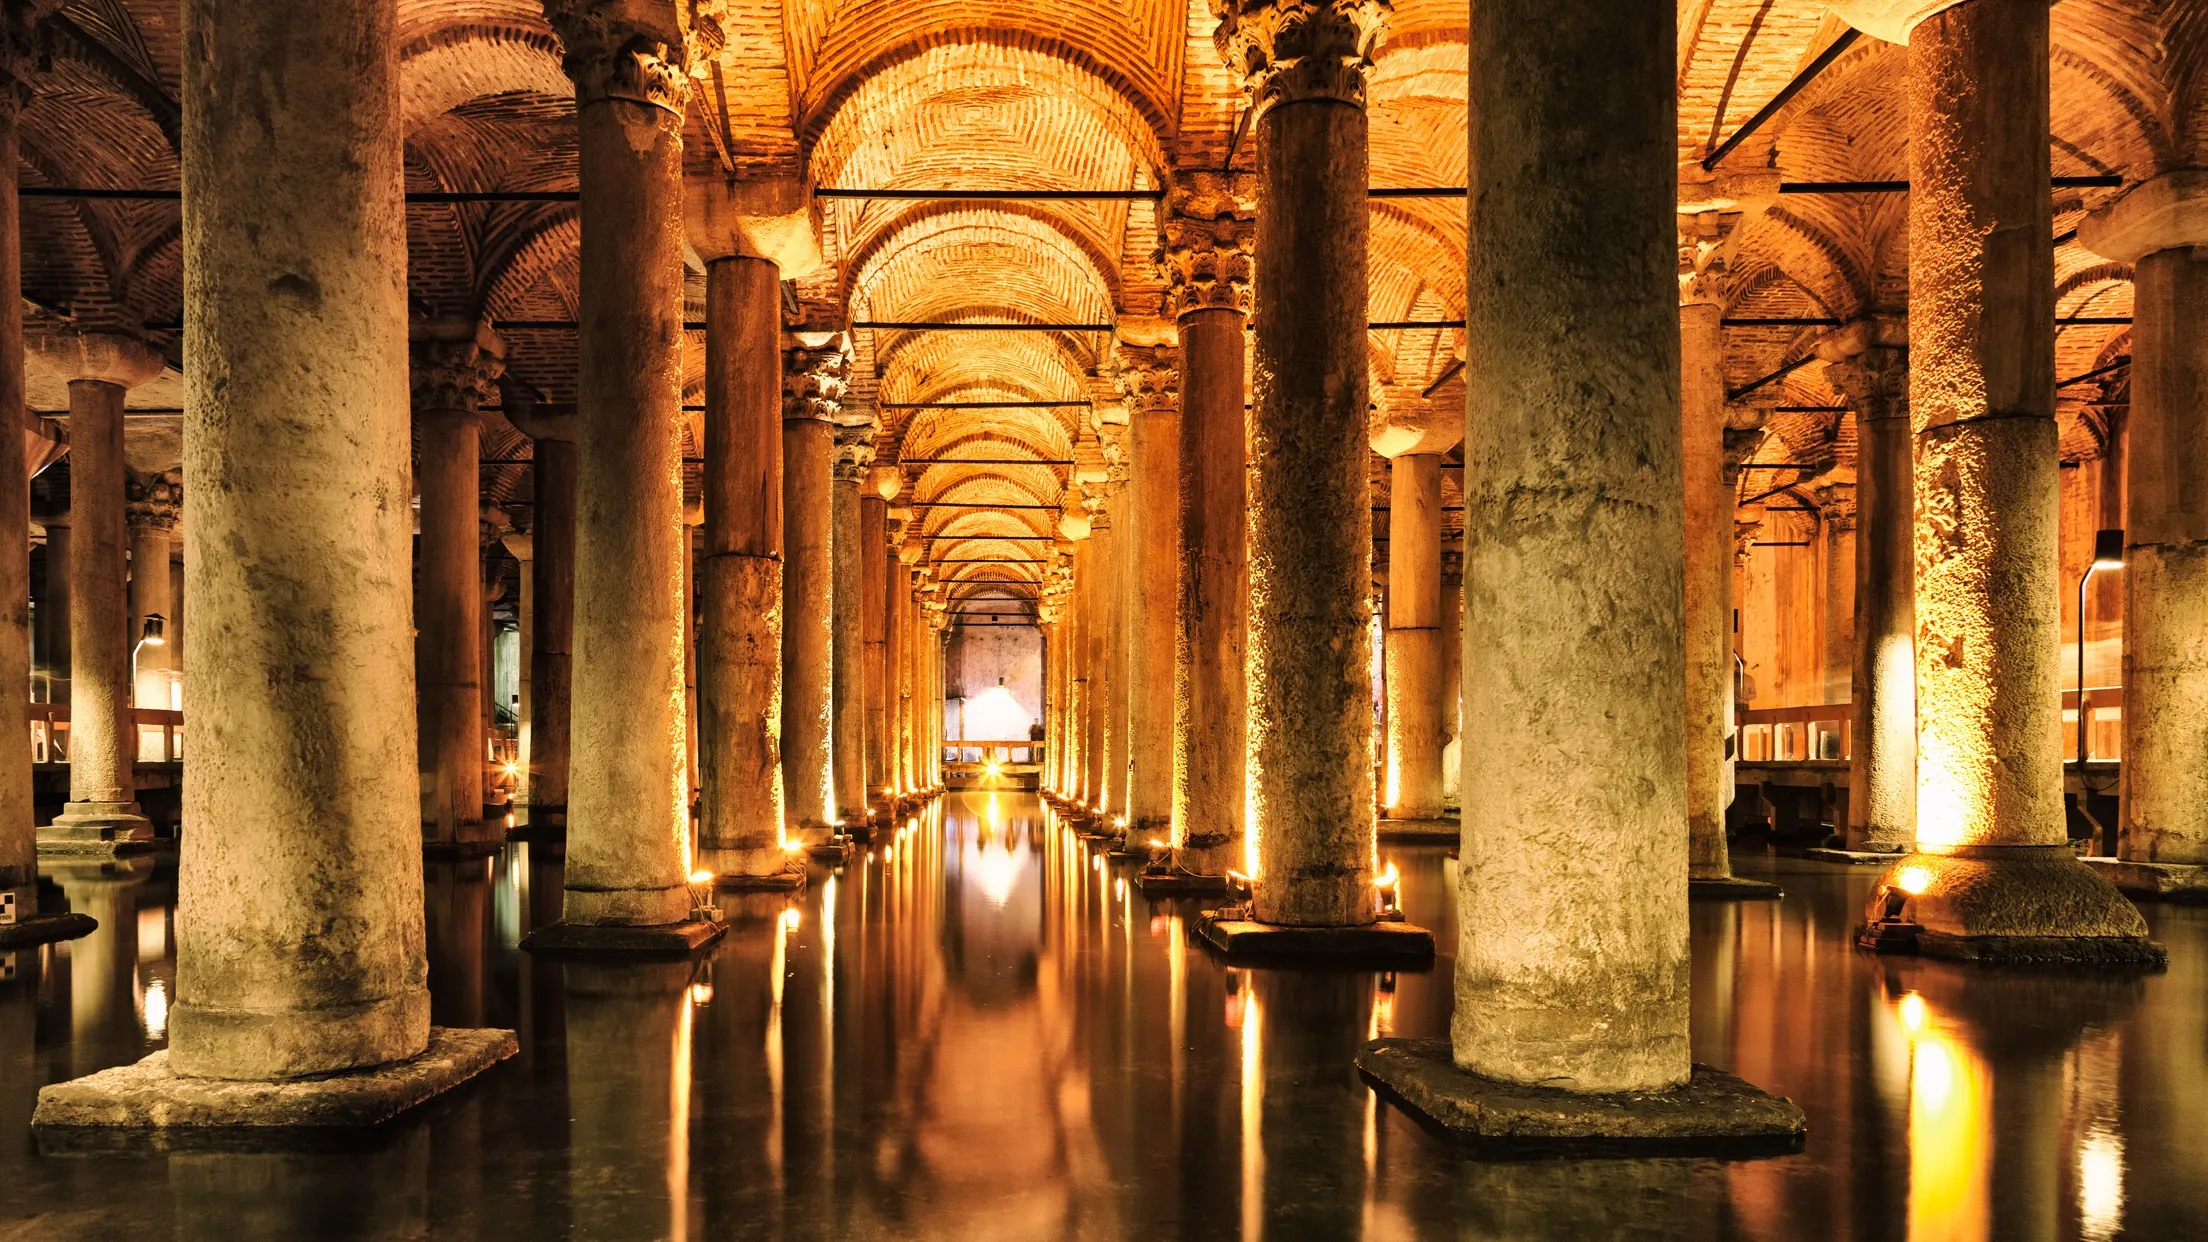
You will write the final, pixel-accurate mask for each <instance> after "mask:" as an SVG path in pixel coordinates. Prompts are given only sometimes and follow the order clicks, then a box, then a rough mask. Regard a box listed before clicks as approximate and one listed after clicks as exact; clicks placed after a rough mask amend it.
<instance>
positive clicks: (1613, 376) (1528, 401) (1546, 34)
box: [1453, 0, 1689, 1091]
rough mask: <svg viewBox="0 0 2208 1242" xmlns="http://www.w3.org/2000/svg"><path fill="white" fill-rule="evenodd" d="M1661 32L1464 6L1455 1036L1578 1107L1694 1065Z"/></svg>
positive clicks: (1664, 41)
mask: <svg viewBox="0 0 2208 1242" xmlns="http://www.w3.org/2000/svg"><path fill="white" fill-rule="evenodd" d="M1674 38H1675V30H1674V27H1673V23H1672V14H1671V13H1670V12H1669V11H1668V10H1666V11H1662V12H1659V11H1657V9H1656V8H1654V7H1651V6H1646V5H1627V6H1574V7H1572V8H1569V9H1559V8H1558V7H1556V6H1554V5H1549V4H1545V3H1542V2H1541V0H1483V2H1482V3H1481V4H1479V5H1477V6H1475V7H1474V8H1473V10H1472V65H1473V70H1474V71H1473V74H1472V83H1473V95H1472V104H1471V108H1472V128H1471V149H1470V160H1471V169H1472V173H1471V179H1472V182H1473V184H1474V185H1476V186H1477V187H1478V190H1477V192H1476V193H1475V195H1474V197H1473V198H1472V199H1471V202H1470V223H1471V238H1472V246H1471V255H1472V260H1471V267H1470V275H1469V278H1468V280H1467V289H1468V291H1469V301H1468V302H1467V305H1466V321H1467V330H1466V359H1465V375H1466V379H1467V382H1466V393H1467V396H1468V399H1469V402H1470V405H1469V408H1468V413H1467V416H1466V428H1465V471H1464V477H1465V548H1466V552H1465V582H1464V590H1465V602H1464V616H1465V620H1464V706H1463V711H1464V767H1463V771H1464V780H1463V800H1464V805H1465V806H1466V807H1467V808H1468V810H1471V811H1473V812H1474V813H1471V814H1468V815H1467V816H1466V819H1465V829H1466V830H1465V834H1464V848H1463V861H1462V864H1461V867H1460V871H1459V876H1460V885H1461V896H1460V898H1459V905H1458V910H1459V931H1460V948H1459V950H1458V953H1457V962H1456V969H1457V993H1456V995H1457V1001H1456V1010H1455V1015H1456V1016H1455V1019H1454V1026H1453V1038H1454V1041H1455V1047H1456V1049H1457V1055H1458V1057H1459V1058H1460V1059H1462V1060H1463V1061H1464V1062H1465V1063H1466V1065H1467V1067H1468V1068H1470V1069H1472V1070H1474V1071H1476V1072H1478V1073H1481V1074H1485V1075H1488V1076H1490V1077H1494V1078H1498V1079H1504V1080H1508V1081H1521V1082H1561V1083H1568V1084H1573V1085H1574V1086H1575V1087H1576V1089H1581V1090H1588V1091H1611V1090H1649V1089H1656V1088H1662V1087H1669V1086H1672V1085H1675V1084H1679V1083H1683V1082H1685V1081H1686V1079H1687V1075H1688V1066H1689V1061H1688V1031H1687V1016H1688V992H1689V988H1688V970H1687V891H1686V890H1687V834H1686V832H1685V831H1684V828H1685V825H1686V823H1687V804H1686V740H1685V713H1684V712H1683V711H1682V710H1681V703H1682V701H1683V697H1684V693H1685V676H1686V674H1685V640H1684V635H1683V620H1682V613H1683V610H1684V606H1685V600H1684V597H1685V579H1684V573H1683V569H1682V558H1683V557H1684V555H1685V519H1684V515H1683V506H1684V504H1685V500H1684V495H1683V488H1682V485H1681V479H1682V474H1681V465H1680V435H1681V424H1680V407H1679V348H1680V338H1679V319H1678V296H1679V290H1678V281H1677V266H1678V252H1677V238H1676V236H1675V226H1674V221H1673V215H1674V213H1675V211H1676V206H1677V202H1676V199H1677V184H1676V173H1675V168H1674V165H1673V163H1672V161H1671V159H1670V156H1669V155H1668V152H1669V150H1670V141H1671V135H1672V114H1671V104H1670V100H1671V98H1672V86H1671V81H1672V74H1673V72H1674V69H1675V66H1674V58H1673V40H1674ZM1593 64H1600V65H1601V66H1602V67H1603V71H1602V72H1601V73H1599V74H1590V73H1588V72H1587V67H1588V66H1589V65H1593ZM1559 167H1568V168H1572V169H1574V170H1575V174H1574V175H1573V176H1571V177H1558V176H1556V175H1554V172H1553V170H1554V169H1556V168H1559ZM1535 288H1538V289H1541V290H1542V296H1541V297H1539V298H1529V297H1527V296H1524V293H1523V291H1525V290H1528V289H1535Z"/></svg>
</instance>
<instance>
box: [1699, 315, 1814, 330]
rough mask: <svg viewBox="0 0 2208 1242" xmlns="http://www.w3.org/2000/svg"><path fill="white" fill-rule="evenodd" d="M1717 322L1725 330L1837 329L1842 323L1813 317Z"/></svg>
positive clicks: (1727, 319) (1728, 319)
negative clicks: (1725, 328)
mask: <svg viewBox="0 0 2208 1242" xmlns="http://www.w3.org/2000/svg"><path fill="white" fill-rule="evenodd" d="M1717 322H1718V323H1719V324H1720V325H1721V326H1723V327H1727V328H1837V327H1839V326H1840V325H1841V323H1842V322H1843V321H1841V320H1838V319H1820V318H1815V317H1803V318H1788V317H1786V316H1777V317H1772V318H1766V319H1733V318H1730V317H1728V318H1725V319H1720V320H1718V321H1717Z"/></svg>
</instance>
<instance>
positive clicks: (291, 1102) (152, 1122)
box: [31, 1027, 519, 1141]
mask: <svg viewBox="0 0 2208 1242" xmlns="http://www.w3.org/2000/svg"><path fill="white" fill-rule="evenodd" d="M518 1050H519V1049H518V1048H517V1047H516V1046H515V1043H514V1033H513V1032H512V1031H501V1030H492V1029H456V1028H452V1027H432V1028H430V1031H429V1043H428V1046H427V1047H426V1048H424V1049H423V1050H422V1052H421V1053H420V1054H419V1055H417V1056H414V1057H412V1058H409V1059H408V1060H404V1061H398V1062H394V1063H391V1064H386V1065H378V1066H374V1067H371V1068H368V1069H363V1070H355V1071H353V1072H350V1073H343V1074H331V1075H328V1076H326V1077H320V1078H305V1079H296V1080H293V1081H288V1082H238V1081H231V1080H227V1079H221V1078H192V1077H186V1076H183V1075H180V1074H178V1073H177V1072H176V1071H174V1070H173V1069H171V1068H170V1066H169V1053H168V1052H167V1051H166V1050H163V1051H161V1052H156V1053H154V1054H153V1055H151V1056H149V1057H147V1058H145V1059H144V1060H142V1061H138V1062H136V1063H134V1064H131V1065H119V1066H116V1067H115V1068H114V1069H109V1070H102V1071H101V1072H99V1073H97V1074H93V1075H91V1076H89V1077H86V1078H79V1079H76V1080H75V1081H73V1082H65V1083H57V1084H55V1085H53V1086H51V1087H46V1088H44V1089H43V1090H41V1091H40V1092H39V1093H38V1111H37V1112H35V1113H33V1114H32V1116H31V1124H32V1125H33V1126H35V1127H37V1128H38V1129H39V1130H40V1131H41V1132H42V1133H41V1136H40V1137H41V1141H44V1140H45V1139H46V1138H47V1137H48V1135H46V1134H45V1133H44V1132H45V1131H49V1130H67V1129H72V1128H80V1127H99V1128H127V1129H188V1128H189V1129H198V1128H213V1127H253V1128H256V1129H260V1128H282V1129H319V1128H323V1127H331V1126H371V1125H375V1124H376V1123H378V1122H382V1121H389V1120H390V1119H391V1118H393V1117H396V1116H398V1115H399V1114H400V1113H403V1112H405V1111H406V1110H407V1109H410V1108H413V1107H415V1106H416V1105H418V1104H421V1103H422V1102H423V1101H425V1100H427V1099H429V1098H430V1097H431V1096H434V1095H437V1094H438V1093H440V1092H443V1091H449V1090H451V1089H452V1088H454V1087H457V1086H459V1085H460V1084H461V1083H463V1082H466V1081H467V1080H468V1079H470V1078H473V1077H475V1076H476V1075H477V1074H480V1073H482V1072H483V1071H484V1070H487V1069H489V1068H490V1067H491V1066H493V1065H496V1064H498V1063H499V1062H500V1061H503V1060H505V1059H506V1058H507V1057H510V1056H513V1055H514V1053H515V1052H517V1051H518ZM57 1137H58V1136H57Z"/></svg>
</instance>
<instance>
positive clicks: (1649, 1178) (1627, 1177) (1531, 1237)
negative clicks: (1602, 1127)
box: [1456, 1160, 1725, 1242]
mask: <svg viewBox="0 0 2208 1242" xmlns="http://www.w3.org/2000/svg"><path fill="white" fill-rule="evenodd" d="M1721 1177H1723V1171H1722V1168H1721V1166H1717V1165H1714V1164H1711V1163H1709V1162H1706V1161H1704V1162H1696V1161H1686V1160H1553V1161H1551V1160H1535V1161H1527V1162H1523V1163H1489V1162H1485V1161H1478V1160H1466V1161H1461V1162H1459V1163H1458V1165H1457V1186H1456V1191H1457V1196H1456V1209H1457V1223H1458V1228H1460V1229H1461V1230H1463V1236H1465V1237H1468V1238H1481V1239H1491V1240H1492V1242H1578V1239H1581V1238H1609V1237H1633V1238H1700V1237H1711V1236H1714V1235H1715V1234H1716V1233H1717V1232H1718V1229H1719V1228H1720V1222H1718V1221H1714V1220H1698V1219H1697V1215H1698V1214H1697V1213H1696V1212H1695V1211H1694V1206H1695V1204H1696V1202H1697V1201H1700V1202H1703V1203H1708V1202H1711V1201H1716V1202H1723V1200H1724V1195H1725V1190H1724V1187H1723V1185H1722V1184H1721V1183H1719V1180H1718V1179H1720V1178H1721Z"/></svg>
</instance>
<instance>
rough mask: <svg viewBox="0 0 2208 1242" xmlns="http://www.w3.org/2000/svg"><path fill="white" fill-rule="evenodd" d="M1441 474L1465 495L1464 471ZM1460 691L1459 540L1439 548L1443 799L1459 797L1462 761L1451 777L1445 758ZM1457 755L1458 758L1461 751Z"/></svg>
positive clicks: (1461, 566) (1457, 715) (1454, 726)
mask: <svg viewBox="0 0 2208 1242" xmlns="http://www.w3.org/2000/svg"><path fill="white" fill-rule="evenodd" d="M1442 474H1443V476H1444V477H1445V478H1448V477H1453V478H1454V480H1455V481H1456V482H1457V485H1458V486H1457V495H1459V496H1462V495H1464V486H1463V479H1464V471H1462V470H1454V471H1451V470H1446V469H1445V470H1443V471H1442ZM1447 498H1448V496H1447V493H1444V494H1443V499H1444V500H1446V499H1447ZM1463 692H1464V545H1463V543H1462V542H1461V541H1460V542H1458V543H1454V544H1446V543H1445V544H1443V545H1442V549H1441V735H1442V737H1441V748H1442V751H1443V758H1442V796H1443V797H1444V798H1452V797H1458V796H1459V793H1458V790H1459V786H1458V784H1457V783H1456V782H1457V781H1460V780H1461V779H1462V777H1463V768H1462V765H1461V763H1460V765H1459V767H1458V772H1457V776H1456V777H1454V778H1452V777H1451V776H1450V775H1449V760H1448V757H1447V752H1448V749H1449V747H1451V746H1453V745H1455V744H1456V741H1457V731H1458V721H1459V719H1460V717H1461V713H1460V712H1459V711H1458V701H1459V700H1460V699H1461V698H1462V697H1463ZM1459 757H1460V759H1461V757H1462V755H1461V752H1460V755H1459Z"/></svg>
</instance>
